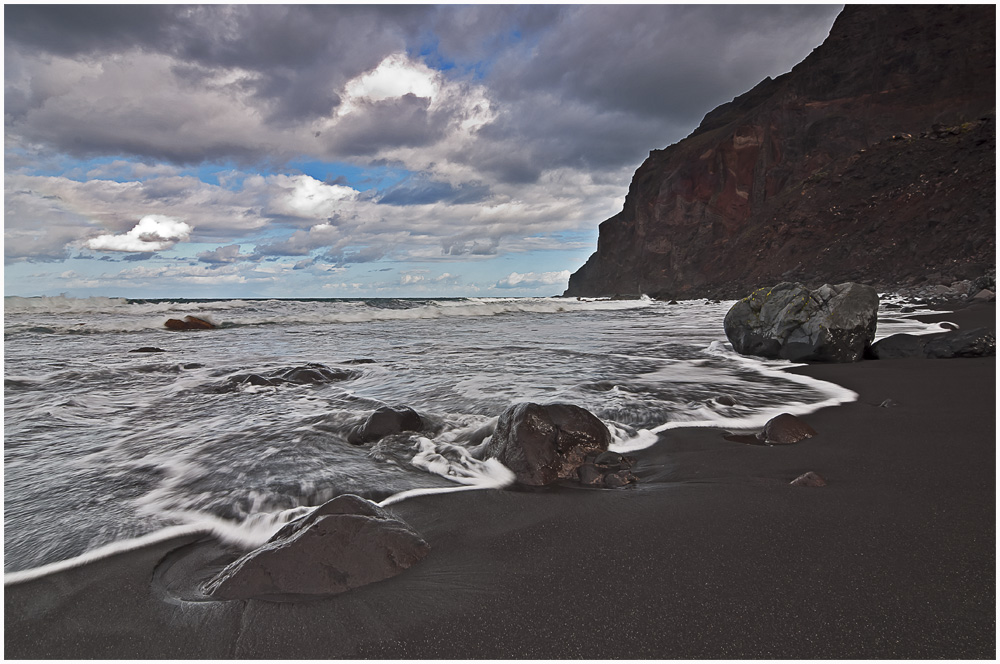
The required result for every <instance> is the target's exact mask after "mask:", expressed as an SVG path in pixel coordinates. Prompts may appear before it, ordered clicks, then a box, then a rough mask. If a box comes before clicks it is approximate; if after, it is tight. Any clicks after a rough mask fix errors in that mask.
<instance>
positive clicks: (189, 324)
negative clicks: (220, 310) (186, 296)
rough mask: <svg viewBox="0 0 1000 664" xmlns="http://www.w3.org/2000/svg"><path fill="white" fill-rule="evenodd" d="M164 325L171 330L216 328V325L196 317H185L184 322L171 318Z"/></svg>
mask: <svg viewBox="0 0 1000 664" xmlns="http://www.w3.org/2000/svg"><path fill="white" fill-rule="evenodd" d="M164 325H165V326H166V327H167V328H168V329H171V330H214V329H215V327H216V326H215V324H214V323H209V322H208V321H207V320H204V319H202V318H196V317H195V316H185V317H184V320H178V319H176V318H170V319H168V320H167V322H166V323H164Z"/></svg>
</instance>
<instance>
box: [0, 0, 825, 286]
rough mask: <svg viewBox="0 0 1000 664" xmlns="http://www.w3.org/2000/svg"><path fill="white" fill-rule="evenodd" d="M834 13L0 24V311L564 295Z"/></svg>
mask: <svg viewBox="0 0 1000 664" xmlns="http://www.w3.org/2000/svg"><path fill="white" fill-rule="evenodd" d="M838 10H839V6H819V5H807V6H791V5H767V6H757V7H754V6H746V5H739V6H728V7H727V6H722V5H696V6H684V5H630V6H614V7H612V6H601V5H579V6H577V5H558V6H544V5H490V6H487V5H469V6H459V5H442V6H431V5H391V6H390V5H386V6H342V5H322V6H320V5H308V6H293V5H277V6H263V5H245V6H241V5H210V6H204V7H199V6H187V5H107V6H87V5H73V6H72V7H55V6H46V5H24V6H11V5H7V6H5V8H4V11H5V45H4V48H5V138H6V141H5V196H4V251H5V271H4V292H5V294H6V295H20V296H33V295H54V294H59V293H66V294H68V295H71V296H75V297H86V296H91V295H102V296H123V297H371V296H376V297H377V296H382V297H430V296H442V297H443V296H536V295H553V294H559V293H561V292H562V290H563V289H564V288H565V287H566V281H567V279H568V276H569V274H570V272H572V271H574V270H576V269H577V268H579V267H580V266H581V265H582V264H583V263H584V262H585V261H586V259H587V257H588V256H589V255H590V253H592V252H593V251H594V249H595V248H596V243H597V227H598V224H599V223H600V222H601V221H603V220H604V219H606V218H608V217H610V216H612V215H613V214H615V213H616V212H618V211H619V210H620V209H621V206H622V203H623V201H624V198H625V194H626V193H627V190H628V184H629V181H630V179H631V176H632V173H633V172H634V171H635V169H636V168H637V167H638V166H639V164H640V163H641V162H642V160H643V159H644V158H645V156H646V155H647V154H648V152H649V150H651V149H658V148H662V147H665V146H667V145H669V144H670V143H673V142H676V141H677V140H679V139H681V138H683V137H684V136H685V135H687V134H688V133H690V132H691V131H692V130H693V129H694V128H695V127H696V126H697V124H698V123H699V121H700V120H701V118H702V117H703V116H704V114H705V113H707V112H708V111H709V110H711V109H712V108H714V107H715V106H717V105H718V104H720V103H723V102H725V101H728V100H730V99H732V98H733V97H734V96H736V95H738V94H740V93H742V92H744V91H746V90H748V89H749V88H751V87H752V86H753V85H755V84H756V83H757V82H758V81H759V80H761V79H762V78H764V77H765V76H777V75H780V74H782V73H784V72H786V71H788V70H789V69H790V68H791V67H792V66H793V65H795V64H796V63H797V62H798V61H800V60H801V59H802V58H803V57H805V55H807V54H808V53H809V51H811V50H812V48H814V47H815V46H817V45H818V44H819V43H820V42H822V40H823V39H824V38H825V36H826V34H827V33H828V32H829V28H830V25H831V24H832V22H833V19H834V18H835V16H836V14H837V12H838Z"/></svg>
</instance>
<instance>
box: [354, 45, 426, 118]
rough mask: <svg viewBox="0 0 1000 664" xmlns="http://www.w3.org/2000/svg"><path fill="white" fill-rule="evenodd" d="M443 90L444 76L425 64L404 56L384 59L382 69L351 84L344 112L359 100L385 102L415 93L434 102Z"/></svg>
mask: <svg viewBox="0 0 1000 664" xmlns="http://www.w3.org/2000/svg"><path fill="white" fill-rule="evenodd" d="M440 90H441V77H440V75H439V74H438V73H437V72H435V71H434V70H433V69H431V68H430V67H428V66H427V65H425V64H423V63H422V62H414V61H412V60H410V59H409V58H407V57H406V56H405V55H403V54H402V53H396V54H393V55H390V56H389V57H387V58H385V59H384V60H382V62H381V63H379V65H378V67H376V68H375V69H373V70H372V71H370V72H367V73H365V74H362V75H361V76H358V77H357V78H354V79H352V80H350V81H348V82H347V85H345V86H344V95H345V97H346V98H345V99H344V103H343V104H341V107H340V109H339V110H340V112H341V114H343V113H348V112H350V111H352V110H354V109H355V108H356V104H355V102H356V101H357V100H361V99H366V100H368V101H382V100H383V99H394V98H397V97H402V96H403V95H407V94H412V95H415V96H417V97H426V98H427V99H430V100H431V101H433V100H434V98H435V97H436V95H437V93H438V92H439V91H440Z"/></svg>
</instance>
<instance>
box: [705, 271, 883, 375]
mask: <svg viewBox="0 0 1000 664" xmlns="http://www.w3.org/2000/svg"><path fill="white" fill-rule="evenodd" d="M877 323H878V293H876V292H875V289H874V288H872V287H871V286H865V285H862V284H855V283H845V284H839V285H836V286H831V285H829V284H825V285H823V286H820V287H819V288H817V289H816V290H814V291H810V290H809V289H807V288H806V287H805V286H803V285H801V284H795V283H789V282H783V283H780V284H778V285H777V286H775V287H773V288H760V289H757V290H756V291H754V292H753V293H751V294H750V295H749V296H748V297H745V298H743V299H742V300H740V301H738V302H737V303H736V304H734V305H733V306H732V308H731V309H730V310H729V313H727V314H726V318H725V322H724V326H725V331H726V337H728V338H729V341H730V343H732V344H733V348H734V349H735V350H736V352H737V353H740V354H742V355H759V356H761V357H767V358H781V359H786V360H792V361H793V362H857V361H858V360H860V359H862V358H863V357H864V353H865V350H866V349H867V348H869V347H870V346H871V343H872V341H873V340H874V338H875V327H876V325H877Z"/></svg>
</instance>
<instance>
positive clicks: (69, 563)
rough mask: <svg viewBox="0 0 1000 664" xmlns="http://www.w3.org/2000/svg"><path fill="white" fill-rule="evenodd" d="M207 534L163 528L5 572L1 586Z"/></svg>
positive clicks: (202, 529)
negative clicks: (167, 541)
mask: <svg viewBox="0 0 1000 664" xmlns="http://www.w3.org/2000/svg"><path fill="white" fill-rule="evenodd" d="M208 532H209V529H208V528H206V527H205V526H201V525H181V526H170V527H168V528H164V529H163V530H157V531H156V532H153V533H149V534H148V535H142V536H141V537H136V538H134V539H128V540H123V541H121V542H114V543H112V544H106V545H104V546H100V547H98V548H96V549H92V550H90V551H87V552H86V553H84V554H81V555H79V556H76V557H75V558H67V559H66V560H60V561H57V562H54V563H48V564H47V565H42V566H41V567H33V568H31V569H26V570H21V571H18V572H7V573H5V574H4V575H3V585H4V586H8V585H12V584H15V583H24V582H25V581H33V580H35V579H38V578H41V577H43V576H48V575H49V574H55V573H56V572H64V571H66V570H68V569H73V568H75V567H81V566H83V565H86V564H87V563H92V562H95V561H97V560H102V559H104V558H110V557H111V556H114V555H115V554H118V553H125V552H127V551H134V550H136V549H141V548H143V547H145V546H149V545H150V544H157V543H159V542H164V541H166V540H169V539H173V538H175V537H183V536H185V535H203V534H206V533H208Z"/></svg>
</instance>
